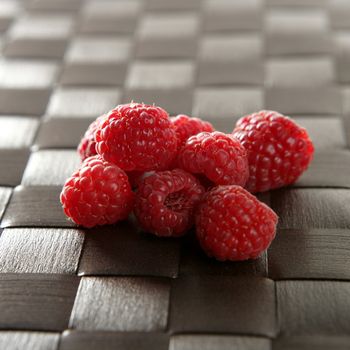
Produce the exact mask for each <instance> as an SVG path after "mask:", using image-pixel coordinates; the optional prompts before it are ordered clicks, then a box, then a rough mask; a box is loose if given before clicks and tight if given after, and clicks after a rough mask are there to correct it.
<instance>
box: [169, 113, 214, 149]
mask: <svg viewBox="0 0 350 350" xmlns="http://www.w3.org/2000/svg"><path fill="white" fill-rule="evenodd" d="M170 120H171V122H172V123H173V125H174V127H175V131H176V135H177V147H178V149H180V148H181V147H182V146H183V145H184V144H185V143H186V141H187V140H188V139H189V138H190V137H191V136H193V135H197V134H199V133H200V132H212V131H214V130H215V129H214V127H213V126H212V125H211V124H210V123H209V122H206V121H204V120H201V119H199V118H190V117H188V116H187V115H184V114H179V115H178V116H176V117H172V118H170Z"/></svg>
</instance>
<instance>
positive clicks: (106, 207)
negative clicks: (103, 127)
mask: <svg viewBox="0 0 350 350" xmlns="http://www.w3.org/2000/svg"><path fill="white" fill-rule="evenodd" d="M60 199H61V203H62V206H63V210H64V212H65V214H66V215H67V216H68V217H70V218H71V219H72V220H73V221H74V222H75V223H76V224H78V225H81V226H84V227H93V226H97V225H106V224H114V223H116V222H118V221H120V220H124V219H126V218H127V217H128V215H129V213H130V212H131V210H132V209H133V202H134V193H133V192H132V191H131V187H130V184H129V181H128V177H127V175H126V174H125V172H124V171H123V170H121V169H120V168H119V167H117V166H116V165H114V164H111V163H108V162H106V161H104V160H102V159H101V158H100V157H99V156H94V157H90V158H87V159H86V160H85V161H84V162H83V164H82V165H81V167H80V168H79V169H78V170H77V171H76V172H75V173H74V174H73V175H72V176H71V177H70V178H69V179H68V180H67V181H66V183H65V184H64V186H63V189H62V192H61V197H60Z"/></svg>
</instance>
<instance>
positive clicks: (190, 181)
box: [134, 169, 204, 237]
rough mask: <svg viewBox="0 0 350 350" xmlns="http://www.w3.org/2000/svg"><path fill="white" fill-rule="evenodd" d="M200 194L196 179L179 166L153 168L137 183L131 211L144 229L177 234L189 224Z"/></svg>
mask: <svg viewBox="0 0 350 350" xmlns="http://www.w3.org/2000/svg"><path fill="white" fill-rule="evenodd" d="M203 194H204V188H203V187H202V185H201V184H200V183H199V181H198V180H197V179H196V178H195V177H194V176H192V175H191V174H189V173H187V172H185V171H183V170H181V169H174V170H171V171H162V172H155V173H153V174H151V175H150V176H148V177H146V178H145V179H143V181H142V183H141V184H140V185H139V188H138V191H137V194H136V201H135V210H134V213H135V216H136V218H137V219H138V222H139V223H140V225H141V227H142V228H143V229H144V230H145V231H148V232H150V233H153V234H155V235H157V236H163V237H179V236H182V235H183V234H185V233H186V232H187V231H188V230H189V229H190V228H191V227H192V225H193V223H194V210H195V208H196V206H197V205H198V203H199V201H200V200H201V198H202V195H203Z"/></svg>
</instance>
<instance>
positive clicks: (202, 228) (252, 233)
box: [196, 186, 278, 261]
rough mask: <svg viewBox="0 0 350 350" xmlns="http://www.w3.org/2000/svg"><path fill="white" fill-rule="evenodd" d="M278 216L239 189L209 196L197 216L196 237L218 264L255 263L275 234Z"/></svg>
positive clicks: (222, 188)
mask: <svg viewBox="0 0 350 350" xmlns="http://www.w3.org/2000/svg"><path fill="white" fill-rule="evenodd" d="M277 220H278V218H277V215H276V214H275V212H274V211H273V210H272V209H270V208H269V207H268V206H267V205H265V204H264V203H262V202H260V201H259V200H258V199H257V198H256V197H255V196H253V195H252V194H250V193H249V192H248V191H246V190H245V189H243V188H242V187H240V186H218V187H215V188H213V189H212V190H210V191H209V192H207V193H206V194H205V195H204V197H203V199H202V201H201V203H200V205H199V206H198V210H197V213H196V233H197V238H198V240H199V243H200V245H201V247H202V248H203V250H204V251H205V252H206V253H207V255H208V256H212V257H215V258H216V259H218V260H221V261H225V260H230V261H239V260H247V259H255V258H257V257H259V255H260V254H261V253H262V252H263V251H264V250H266V249H267V248H268V247H269V245H270V243H271V241H272V240H273V239H274V237H275V234H276V225H277Z"/></svg>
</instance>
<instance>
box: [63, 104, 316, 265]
mask: <svg viewBox="0 0 350 350" xmlns="http://www.w3.org/2000/svg"><path fill="white" fill-rule="evenodd" d="M78 152H79V154H80V156H81V159H82V164H81V166H80V168H79V169H78V170H77V171H76V172H74V173H73V175H72V176H71V177H70V178H69V179H68V180H67V181H66V183H65V185H64V187H63V190H62V193H61V203H62V206H63V209H64V212H65V214H66V215H67V216H68V217H69V218H70V219H71V220H73V221H74V222H75V223H76V224H78V225H81V226H84V227H88V228H89V227H94V226H97V225H110V224H115V223H117V222H118V221H120V220H125V219H127V218H128V217H129V216H130V215H134V216H135V217H136V219H137V221H138V224H139V225H140V226H141V228H142V229H143V230H144V231H146V232H149V233H151V234H155V235H157V236H161V237H180V236H182V235H184V234H186V233H187V232H189V231H190V229H191V228H192V227H193V226H195V227H196V236H197V238H198V241H199V243H200V245H201V247H202V248H203V250H204V251H205V252H206V253H207V255H208V256H212V257H215V258H216V259H218V260H221V261H224V260H231V261H236V260H246V259H255V258H257V257H259V255H260V254H261V253H262V252H263V251H264V250H266V249H267V248H268V247H269V245H270V243H271V241H272V240H273V239H274V237H275V234H276V226H277V221H278V217H277V215H276V214H275V212H274V211H273V210H272V209H271V208H269V207H268V206H267V205H265V204H264V203H262V202H260V201H259V200H258V199H257V198H256V197H255V196H254V195H253V194H254V193H257V192H264V191H269V190H273V189H276V188H280V187H282V186H287V185H290V184H292V183H294V182H295V181H296V180H297V179H298V178H299V176H300V175H301V174H302V173H303V172H304V171H305V170H306V169H307V167H308V165H309V164H310V162H311V160H312V157H313V153H314V147H313V144H312V141H311V140H310V138H309V136H308V134H307V131H306V130H305V129H304V128H302V127H300V126H298V125H297V124H296V123H295V122H294V121H293V120H291V119H290V118H288V117H285V116H283V115H282V114H280V113H278V112H274V111H260V112H256V113H253V114H250V115H247V116H244V117H242V118H241V119H240V120H239V121H238V122H237V124H236V126H235V128H234V129H233V132H232V133H231V134H225V133H222V132H219V131H215V130H214V128H213V126H212V125H211V124H210V123H208V122H206V121H203V120H201V119H199V118H190V117H188V116H186V115H178V116H176V117H169V114H168V113H167V112H166V111H165V110H164V109H162V108H160V107H157V106H154V105H153V106H150V105H145V104H139V103H130V104H125V105H119V106H117V107H116V108H114V109H113V110H111V111H110V112H108V113H107V114H105V115H103V116H101V117H99V118H97V119H96V121H94V122H93V123H92V124H91V125H90V126H89V128H88V130H87V131H86V133H85V135H84V137H83V139H82V140H81V142H80V144H79V146H78Z"/></svg>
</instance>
